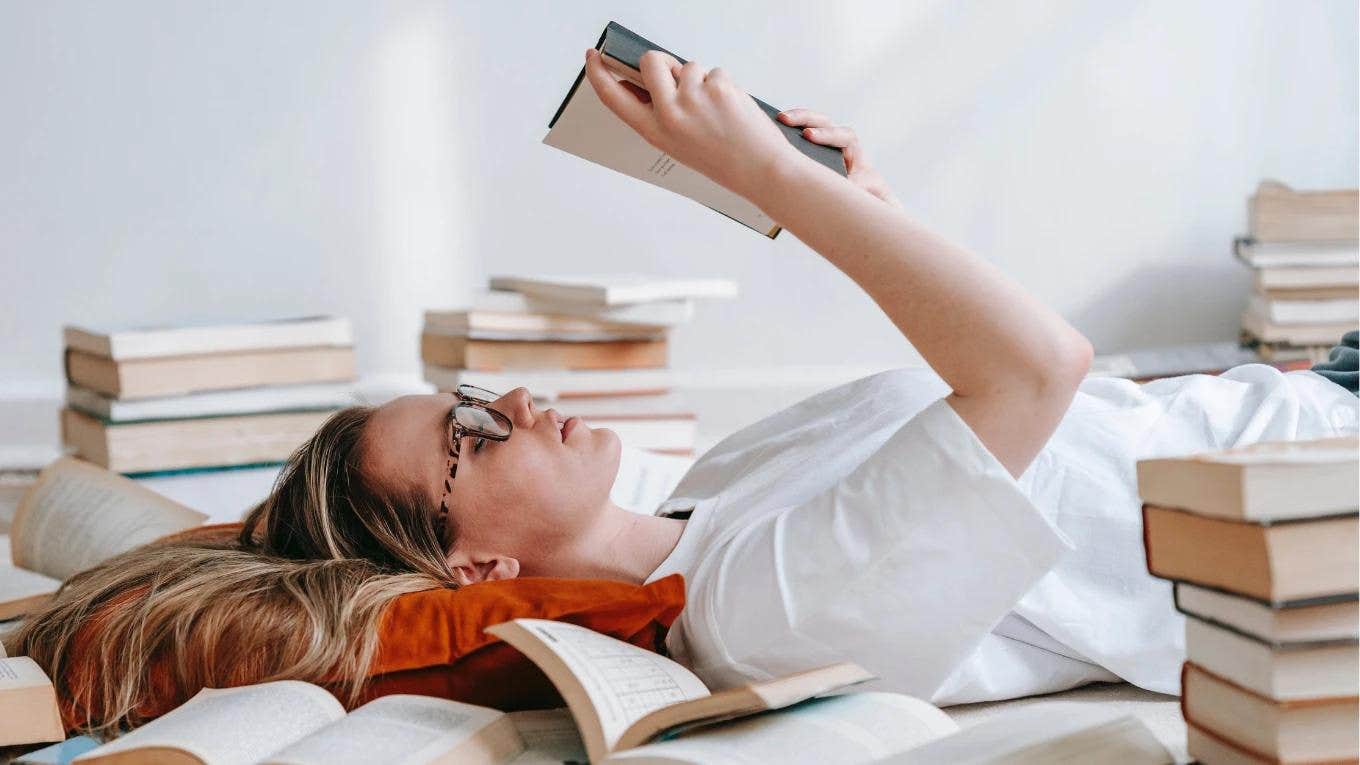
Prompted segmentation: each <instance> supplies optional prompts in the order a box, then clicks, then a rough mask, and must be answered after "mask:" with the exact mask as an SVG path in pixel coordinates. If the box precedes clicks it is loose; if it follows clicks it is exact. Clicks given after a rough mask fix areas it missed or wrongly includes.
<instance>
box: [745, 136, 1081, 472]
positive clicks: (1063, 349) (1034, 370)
mask: <svg viewBox="0 0 1360 765" xmlns="http://www.w3.org/2000/svg"><path fill="white" fill-rule="evenodd" d="M750 193H751V196H752V201H754V202H755V203H756V204H757V205H759V206H760V207H761V209H763V210H764V211H765V212H766V213H767V214H768V215H770V216H771V217H772V218H774V219H775V220H777V221H779V222H780V223H782V224H783V225H784V226H785V227H786V228H788V229H789V231H790V232H792V233H793V234H794V235H795V236H797V237H798V238H799V239H801V240H803V241H804V242H806V243H807V244H808V246H810V247H812V249H814V250H816V251H817V252H818V253H820V254H821V255H822V256H823V257H825V258H826V259H827V260H829V261H830V262H831V263H832V264H833V265H835V266H836V267H837V268H839V269H840V270H841V271H843V272H844V273H845V274H846V275H847V276H849V277H850V278H851V279H852V280H854V281H855V283H856V284H858V285H859V286H860V287H861V288H863V289H864V291H865V292H866V293H868V295H869V296H870V297H871V298H872V299H873V300H874V302H876V303H877V304H878V305H879V307H880V308H882V309H883V311H884V313H886V314H887V315H888V318H889V319H890V320H891V321H892V322H893V324H895V325H896V326H897V328H898V329H899V330H901V332H902V334H903V335H905V336H906V338H907V339H908V340H909V341H910V342H911V343H912V345H914V346H915V347H916V349H917V350H918V351H919V352H920V353H921V355H922V356H923V357H924V358H925V360H926V361H927V362H928V363H929V364H930V366H931V367H932V368H933V369H934V370H935V371H936V372H938V373H939V375H940V376H941V377H942V378H943V379H944V380H945V382H947V383H948V384H949V385H950V387H951V388H952V389H953V391H954V393H953V399H952V400H951V403H952V404H953V406H954V408H955V410H956V411H958V412H959V414H960V415H961V416H963V418H964V420H965V421H966V422H968V424H969V426H970V427H972V429H973V430H974V432H976V433H977V434H978V436H979V437H980V438H981V439H982V441H983V443H984V444H986V445H987V447H988V448H989V449H990V450H991V451H992V452H993V454H995V455H996V456H997V458H998V459H1000V460H1001V462H1002V464H1004V465H1005V466H1006V467H1007V469H1008V470H1010V471H1011V472H1012V473H1013V474H1015V475H1019V474H1020V473H1021V472H1023V471H1024V469H1025V467H1027V466H1028V465H1029V463H1030V462H1031V461H1032V460H1033V458H1034V456H1035V455H1036V454H1037V453H1038V451H1039V450H1040V449H1041V448H1042V447H1043V445H1044V443H1045V442H1046V441H1047V440H1048V437H1049V435H1050V434H1051V433H1052V431H1053V429H1054V428H1056V427H1057V424H1058V421H1059V420H1061V418H1062V415H1063V413H1064V412H1066V410H1067V407H1068V405H1069V404H1070V403H1071V399H1072V396H1073V394H1074V392H1075V390H1076V386H1077V384H1078V383H1079V382H1080V381H1081V379H1082V377H1083V376H1084V375H1085V373H1086V370H1087V368H1088V367H1089V364H1090V357H1091V346H1090V343H1088V342H1087V341H1086V339H1085V338H1084V337H1082V336H1081V334H1080V333H1078V332H1077V331H1076V330H1075V329H1073V328H1072V327H1071V326H1070V325H1069V324H1068V323H1067V322H1066V321H1064V320H1063V319H1062V317H1060V316H1058V315H1057V314H1056V313H1054V312H1053V311H1052V310H1051V309H1049V308H1048V307H1046V306H1044V305H1043V304H1042V303H1040V302H1039V301H1038V300H1037V299H1035V298H1034V297H1033V296H1032V295H1030V294H1029V293H1027V292H1026V291H1025V290H1024V289H1022V288H1021V287H1020V286H1019V285H1018V284H1016V283H1015V282H1014V281H1012V280H1011V279H1009V278H1007V277H1006V276H1005V275H1003V274H1002V273H1001V272H1000V271H999V270H998V269H997V268H995V267H994V266H992V265H991V264H990V263H987V262H986V261H984V260H982V259H981V258H979V257H978V256H976V255H974V254H972V253H970V252H968V251H967V250H965V249H963V248H962V247H959V246H957V245H954V244H952V243H950V242H948V241H946V240H945V239H943V238H942V237H940V236H938V235H936V234H934V233H933V232H931V231H929V230H928V229H926V228H924V227H923V226H921V225H919V224H917V223H915V222H914V221H912V220H911V219H910V217H909V216H907V214H906V213H904V212H903V211H902V210H900V209H898V208H896V207H894V206H892V205H889V204H885V203H884V202H883V201H882V200H880V199H877V198H875V197H873V196H871V195H870V194H869V193H867V192H865V191H863V190H862V189H860V188H857V187H855V186H854V185H852V184H850V183H848V182H847V181H846V180H845V179H843V178H841V177H839V176H837V175H836V174H835V173H832V172H830V171H828V170H826V169H825V168H823V167H821V166H820V165H817V164H816V163H813V162H810V161H806V160H803V158H802V157H800V156H796V155H793V154H788V155H785V157H784V158H783V159H782V160H781V161H778V162H776V163H774V164H772V165H771V169H770V178H769V179H768V182H766V183H763V184H760V185H759V186H758V187H754V188H753V189H752V191H751V192H750Z"/></svg>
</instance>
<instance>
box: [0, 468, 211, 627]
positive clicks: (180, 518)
mask: <svg viewBox="0 0 1360 765" xmlns="http://www.w3.org/2000/svg"><path fill="white" fill-rule="evenodd" d="M206 518H207V516H205V515H203V514H202V513H199V512H197V511H194V510H190V509H189V508H187V507H184V506H183V505H181V504H179V503H177V502H172V501H171V500H169V499H167V498H165V497H163V496H161V495H159V494H157V493H155V492H153V491H151V490H149V489H146V488H145V487H142V486H139V485H137V484H136V483H135V482H134V481H131V480H129V479H127V478H124V477H122V476H120V475H117V474H116V473H111V472H109V471H107V470H104V469H102V468H99V467H96V466H94V465H91V464H89V463H87V462H82V461H80V460H76V459H71V458H69V457H67V458H63V459H60V460H57V461H56V462H54V463H52V464H51V465H49V466H48V467H47V468H45V469H44V470H43V471H42V474H41V475H40V476H39V478H38V482H37V483H36V484H35V485H34V486H33V487H32V488H31V489H30V490H29V491H28V493H27V494H25V495H24V498H23V499H22V500H21V501H20V502H19V507H18V510H17V511H16V513H15V516H14V523H13V526H12V527H11V529H10V540H9V541H10V557H11V558H12V560H13V566H12V567H8V568H0V619H8V618H12V617H15V616H21V615H23V614H26V613H30V612H32V611H34V610H37V609H38V608H41V607H42V605H43V604H44V603H46V602H47V600H48V599H49V598H50V597H51V596H52V594H53V593H55V592H56V591H57V588H59V587H60V586H61V583H62V582H63V581H65V580H66V579H68V578H69V577H70V576H71V575H73V574H75V573H77V572H80V571H84V570H85V569H87V568H90V567H91V566H95V565H97V564H99V563H102V562H103V561H105V560H107V559H109V558H111V557H113V556H115V555H117V554H119V553H122V552H125V551H127V550H131V549H132V548H134V547H137V546H138V545H142V544H145V543H147V542H151V541H153V540H155V539H158V538H160V537H163V536H165V535H167V534H173V533H175V532H177V531H183V530H184V529H188V528H193V527H195V526H198V525H201V524H202V523H203V521H204V520H206Z"/></svg>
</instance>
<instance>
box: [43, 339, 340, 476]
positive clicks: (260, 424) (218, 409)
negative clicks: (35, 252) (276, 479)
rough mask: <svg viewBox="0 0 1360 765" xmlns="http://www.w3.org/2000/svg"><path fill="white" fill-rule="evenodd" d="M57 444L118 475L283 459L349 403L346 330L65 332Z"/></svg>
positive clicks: (242, 464)
mask: <svg viewBox="0 0 1360 765" xmlns="http://www.w3.org/2000/svg"><path fill="white" fill-rule="evenodd" d="M65 340H66V351H65V354H66V380H67V383H68V389H67V395H66V407H65V408H64V409H63V410H62V412H61V433H62V441H63V443H64V444H66V446H67V448H68V449H70V450H72V451H73V452H74V453H75V454H76V456H78V457H80V458H82V459H85V460H88V461H90V462H93V463H95V464H97V465H100V466H102V467H105V468H108V469H110V470H113V471H116V472H119V473H125V474H146V473H158V472H164V471H181V470H198V469H208V468H225V467H244V466H250V465H267V464H275V463H278V462H281V461H283V460H284V459H286V458H287V457H288V455H289V454H290V453H291V452H292V451H293V450H294V449H296V448H297V447H298V445H299V444H301V443H302V442H303V441H305V440H306V439H307V438H308V437H309V436H311V434H312V433H313V432H315V431H316V429H317V427H319V426H320V425H321V423H322V422H324V421H325V420H326V418H327V417H329V416H330V414H331V413H332V412H334V411H335V410H336V409H339V408H341V407H344V406H348V405H350V404H352V403H354V402H355V396H354V383H353V381H354V348H353V334H352V332H351V330H350V325H349V321H348V320H346V319H342V318H336V317H329V316H321V317H307V318H301V319H288V320H283V321H271V322H262V323H251V324H223V325H215V326H196V327H161V328H154V329H132V330H92V329H86V328H82V327H67V328H66V330H65Z"/></svg>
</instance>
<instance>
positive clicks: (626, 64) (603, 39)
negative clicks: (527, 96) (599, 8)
mask: <svg viewBox="0 0 1360 765" xmlns="http://www.w3.org/2000/svg"><path fill="white" fill-rule="evenodd" d="M595 47H596V48H597V49H598V50H599V51H600V54H601V56H602V57H603V60H604V63H605V66H606V67H608V68H609V71H611V72H612V73H613V74H614V76H616V77H618V78H619V79H621V80H626V81H628V82H630V83H632V84H633V85H635V86H637V87H639V88H643V87H644V85H643V82H642V75H641V74H640V73H639V72H638V67H639V62H640V61H641V59H642V54H644V53H646V52H647V51H649V50H659V51H662V52H664V53H669V52H670V51H667V50H666V49H664V48H662V47H660V46H658V45H656V44H654V43H652V42H649V41H647V40H645V39H643V38H642V37H639V36H638V35H637V34H635V33H633V32H631V31H629V30H628V29H625V28H624V27H623V26H622V25H620V24H617V23H615V22H613V21H611V22H609V25H608V26H606V27H605V30H604V32H603V33H602V34H601V35H600V41H599V43H597V44H596V46H595ZM672 55H674V54H672ZM675 58H676V59H677V60H678V61H680V62H681V63H684V59H683V58H680V57H679V56H675ZM754 100H755V102H756V105H757V106H759V107H760V109H761V111H763V112H765V113H766V114H767V115H769V117H770V119H771V120H772V121H773V122H774V124H775V126H776V127H778V128H779V130H780V131H781V132H782V133H783V134H784V137H785V138H787V139H788V140H789V143H791V144H793V146H794V147H795V148H797V149H798V150H799V151H801V152H802V153H803V154H805V155H807V156H808V157H810V158H811V159H813V160H814V161H816V162H818V163H820V164H822V165H824V166H826V167H828V168H830V169H831V170H833V171H835V172H837V173H840V174H841V175H845V174H846V170H845V160H844V158H843V157H842V155H841V150H840V149H836V148H832V147H828V146H822V145H820V144H815V143H813V142H811V141H809V140H808V139H806V138H804V137H803V134H802V130H801V129H800V128H793V127H789V126H788V125H785V124H784V123H782V122H780V121H779V120H777V119H775V117H776V116H777V115H778V114H779V110H778V109H776V108H774V107H773V106H770V105H769V104H767V103H765V102H764V101H761V100H760V99H758V98H756V99H754ZM543 143H545V144H547V145H549V146H553V147H556V148H558V149H561V150H562V151H565V152H567V153H569V154H575V155H576V156H578V157H580V158H582V159H587V160H590V161H591V162H594V163H596V164H599V165H603V166H605V167H607V168H609V169H611V170H616V171H618V172H620V173H623V174H624V175H630V176H632V177H634V178H637V179H638V180H641V181H646V182H647V183H650V184H652V185H654V186H660V187H661V188H663V189H669V190H671V191H674V192H675V193H677V194H682V195H684V196H687V197H689V198H690V199H693V200H694V201H696V202H698V203H700V204H702V205H704V206H705V207H708V208H710V209H712V210H715V211H717V212H720V213H722V214H723V215H726V216H727V217H729V218H731V219H733V220H735V221H737V222H738V223H742V224H745V225H746V226H749V227H750V228H752V229H755V230H756V231H759V232H760V233H762V234H764V235H765V236H768V237H770V238H771V239H773V238H774V237H776V236H778V235H779V231H780V226H779V224H777V223H775V221H774V220H773V219H771V218H770V216H768V215H766V214H765V213H764V212H763V211H761V209H760V208H759V207H756V206H755V205H754V204H752V203H751V202H749V201H748V200H746V199H743V198H742V197H740V196H738V195H737V194H735V193H734V192H732V191H729V190H727V189H725V188H723V187H722V186H719V185H718V184H717V183H714V182H713V181H711V180H709V179H708V177H707V176H705V175H703V174H701V173H699V172H697V171H695V170H691V169H690V168H688V167H685V166H684V165H682V164H680V163H679V162H676V161H675V159H674V158H672V157H671V156H670V155H668V154H666V153H665V152H661V151H657V150H656V148H655V147H653V146H652V145H651V144H649V143H647V141H645V140H644V139H643V138H642V137H641V136H639V135H638V134H637V133H636V132H634V131H633V129H632V128H630V127H628V125H627V124H625V123H624V122H623V121H622V120H620V119H619V118H618V117H616V116H615V115H614V113H613V112H612V111H610V110H609V108H608V107H606V106H605V105H604V102H603V101H601V100H600V98H599V96H598V95H596V94H595V88H593V87H591V86H590V84H589V83H587V82H586V81H585V70H584V69H582V70H581V73H580V74H579V75H577V76H576V82H575V83H574V84H573V85H572V86H571V90H570V91H569V92H568V93H567V98H566V100H565V101H563V102H562V105H561V106H559V107H558V109H557V113H556V114H554V115H553V118H552V121H551V122H549V123H548V134H547V135H546V136H544V138H543Z"/></svg>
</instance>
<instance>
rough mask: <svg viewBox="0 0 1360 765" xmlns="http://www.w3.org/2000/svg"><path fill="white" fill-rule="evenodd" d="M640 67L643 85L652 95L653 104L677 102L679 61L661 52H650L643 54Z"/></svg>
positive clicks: (639, 63)
mask: <svg viewBox="0 0 1360 765" xmlns="http://www.w3.org/2000/svg"><path fill="white" fill-rule="evenodd" d="M638 66H639V70H640V71H641V72H642V84H643V85H644V86H646V88H647V92H648V93H651V94H652V103H658V104H665V103H669V102H671V101H674V100H675V90H676V82H675V78H676V76H677V75H678V74H679V73H680V62H679V61H676V60H675V58H674V57H673V56H670V55H668V54H665V53H662V52H661V51H659V50H649V51H647V52H646V53H644V54H642V59H641V60H640V61H639V62H638Z"/></svg>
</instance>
